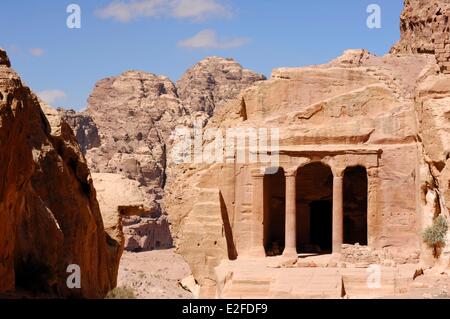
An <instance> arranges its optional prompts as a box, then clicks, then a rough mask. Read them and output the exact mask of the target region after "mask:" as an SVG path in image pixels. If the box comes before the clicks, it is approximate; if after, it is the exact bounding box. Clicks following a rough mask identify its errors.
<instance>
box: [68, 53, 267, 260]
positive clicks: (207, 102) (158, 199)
mask: <svg viewBox="0 0 450 319" xmlns="http://www.w3.org/2000/svg"><path fill="white" fill-rule="evenodd" d="M263 79H264V76H262V75H259V74H256V73H254V72H251V71H249V70H247V69H244V68H243V67H242V66H241V65H239V64H238V63H236V62H235V61H234V60H232V59H223V58H218V57H211V58H206V59H205V60H203V61H201V62H199V63H198V64H196V65H195V66H194V67H192V68H191V69H190V70H189V71H187V72H186V74H185V75H184V76H183V77H182V79H181V80H180V81H179V82H178V83H177V85H175V84H174V83H172V82H171V81H170V80H169V79H168V78H167V77H165V76H158V75H155V74H151V73H146V72H141V71H128V72H125V73H123V74H121V75H120V76H118V77H111V78H107V79H104V80H101V81H99V82H98V83H97V84H96V86H95V88H94V90H93V92H92V94H91V96H90V97H89V100H88V107H87V110H86V111H84V112H79V113H77V112H74V111H64V110H60V112H61V113H62V114H63V116H64V118H65V119H66V120H67V122H68V123H69V124H70V125H71V126H72V128H73V130H74V131H75V133H76V136H77V139H78V142H79V143H80V145H81V147H82V149H83V151H85V153H86V158H87V161H88V165H89V167H90V169H91V171H92V172H95V173H107V174H118V176H117V177H115V178H113V177H112V176H111V175H110V178H108V180H109V182H108V187H110V188H112V189H115V192H116V194H117V191H118V190H119V189H123V188H122V186H123V185H124V183H125V184H127V185H128V187H132V189H133V190H134V192H135V193H138V194H143V198H142V199H143V201H142V203H141V204H142V205H141V208H142V209H141V210H140V211H139V213H138V214H135V215H133V214H125V215H126V216H125V219H126V220H124V225H125V237H126V238H125V249H127V250H133V251H139V250H148V249H153V248H164V247H165V248H167V247H171V246H172V237H171V234H170V229H169V223H168V219H167V214H166V213H165V211H164V209H163V207H162V201H163V196H164V188H165V186H166V182H167V179H168V178H170V177H169V176H168V175H169V174H170V173H169V170H168V167H167V166H168V165H167V164H168V163H167V156H168V149H170V147H171V145H170V144H171V139H170V137H171V134H172V133H173V130H174V128H175V127H176V126H177V125H183V126H186V127H192V126H193V122H194V121H197V120H199V121H200V122H201V123H206V122H207V120H208V118H209V117H210V115H211V114H212V113H213V111H214V109H215V108H216V107H218V106H221V105H223V104H224V103H226V102H227V101H228V100H230V99H233V98H235V97H236V96H237V95H238V94H239V92H240V90H241V89H242V88H245V87H248V86H249V85H251V84H252V83H254V82H255V81H260V80H263ZM120 176H122V177H124V178H125V179H128V181H125V180H123V179H122V178H120ZM114 182H117V183H118V184H117V185H115V184H114ZM103 183H104V182H103ZM131 185H133V186H131ZM95 186H96V187H97V185H95ZM101 187H102V189H103V188H104V187H103V185H102V186H101ZM102 198H103V196H102V197H101V198H100V204H101V206H102V207H110V206H111V204H110V203H106V202H105V203H104V202H103V200H102ZM135 204H136V203H135V202H134V204H133V203H132V202H129V203H128V204H127V203H126V201H122V204H121V207H122V208H123V207H131V208H132V207H135ZM108 210H109V211H110V208H108ZM139 234H140V235H139Z"/></svg>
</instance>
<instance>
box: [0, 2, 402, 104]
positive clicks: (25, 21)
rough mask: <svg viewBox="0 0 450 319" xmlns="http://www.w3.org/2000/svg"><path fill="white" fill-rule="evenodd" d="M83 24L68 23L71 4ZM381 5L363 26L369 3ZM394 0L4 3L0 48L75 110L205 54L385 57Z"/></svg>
mask: <svg viewBox="0 0 450 319" xmlns="http://www.w3.org/2000/svg"><path fill="white" fill-rule="evenodd" d="M71 3H76V4H78V5H79V6H80V8H81V29H69V28H67V25H66V20H67V17H68V15H69V14H68V13H66V8H67V6H68V5H69V4H71ZM372 3H375V4H378V5H379V6H380V8H381V22H382V27H381V28H380V29H369V28H368V27H367V25H366V20H367V17H368V16H369V14H368V13H367V12H366V9H367V6H368V5H369V4H372ZM402 6H403V1H402V0H367V1H366V0H345V1H342V0H314V1H306V0H276V1H275V0H241V1H237V0H120V1H117V0H116V1H113V0H98V1H93V0H72V1H61V0H58V1H54V0H46V1H29V0H2V19H0V30H1V31H0V47H3V48H4V49H6V50H7V51H8V54H9V56H10V59H11V62H12V64H13V67H14V68H15V69H16V70H17V71H18V72H19V74H20V75H21V77H22V79H23V80H24V81H25V82H26V83H27V84H28V85H29V86H30V87H31V88H32V89H33V90H34V91H35V92H44V94H43V95H44V96H46V98H47V99H49V101H50V102H51V103H52V104H53V105H54V106H62V107H68V108H75V109H82V108H84V107H85V106H86V99H87V97H88V96H89V94H90V92H91V91H92V89H93V87H94V84H95V82H97V81H98V80H100V79H102V78H105V77H108V76H113V75H118V74H120V73H122V72H124V71H126V70H129V69H137V70H143V71H147V72H152V73H156V74H164V75H167V76H169V77H170V78H171V79H172V80H173V81H176V80H178V79H179V77H180V76H181V75H182V74H183V73H184V72H185V70H186V69H188V68H189V67H190V66H192V65H193V64H195V63H196V62H198V61H199V60H201V59H202V58H204V57H206V56H210V55H218V56H223V57H233V58H235V59H236V60H237V61H238V62H239V63H241V64H242V65H243V66H245V67H247V68H250V69H252V70H255V71H258V72H261V73H264V74H265V75H266V76H269V75H270V73H271V70H272V69H273V68H276V67H280V66H305V65H310V64H319V63H325V62H327V61H329V60H331V59H333V58H334V57H336V56H338V55H340V54H341V53H342V52H343V51H344V50H345V49H348V48H366V49H369V50H370V51H371V52H373V53H376V54H378V55H383V54H385V53H387V52H388V51H389V48H390V47H391V46H392V45H393V44H394V43H395V42H396V41H397V40H398V39H399V37H400V35H399V16H400V13H401V10H402Z"/></svg>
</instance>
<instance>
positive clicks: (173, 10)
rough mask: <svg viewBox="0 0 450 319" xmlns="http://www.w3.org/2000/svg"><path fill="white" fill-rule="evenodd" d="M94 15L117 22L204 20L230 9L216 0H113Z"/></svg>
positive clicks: (226, 13) (220, 15)
mask: <svg viewBox="0 0 450 319" xmlns="http://www.w3.org/2000/svg"><path fill="white" fill-rule="evenodd" d="M96 15H97V16H99V17H100V18H103V19H113V20H116V21H119V22H129V21H132V20H134V19H138V18H152V17H160V16H165V17H174V18H187V19H194V20H205V19H207V18H212V17H228V16H231V11H230V10H229V8H227V7H225V6H224V5H222V4H221V3H219V2H218V0H128V1H124V0H114V1H113V2H111V3H110V4H108V5H107V6H106V7H103V8H101V9H99V10H97V11H96Z"/></svg>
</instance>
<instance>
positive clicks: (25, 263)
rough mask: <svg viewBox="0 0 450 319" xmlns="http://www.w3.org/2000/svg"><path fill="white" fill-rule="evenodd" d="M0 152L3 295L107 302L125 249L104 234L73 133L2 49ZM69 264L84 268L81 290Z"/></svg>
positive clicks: (0, 290)
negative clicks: (74, 286) (74, 283)
mask: <svg viewBox="0 0 450 319" xmlns="http://www.w3.org/2000/svg"><path fill="white" fill-rule="evenodd" d="M41 107H42V108H41ZM0 149H1V151H0V162H1V163H2V165H1V166H0V180H1V183H0V220H1V223H0V224H1V226H0V231H1V233H2V236H1V239H0V260H1V262H0V293H3V292H11V291H12V292H13V291H16V292H17V293H19V294H20V293H27V292H32V293H39V294H48V295H50V296H59V297H86V298H101V297H103V296H105V295H106V293H107V292H108V291H109V290H110V289H112V288H113V287H115V285H116V278H117V272H118V261H119V259H120V255H121V253H122V246H121V244H120V243H119V242H116V241H115V240H113V239H112V238H111V237H110V235H109V234H107V233H106V232H105V230H104V226H103V222H102V216H101V214H100V210H99V206H98V202H97V199H96V192H95V189H94V187H93V183H92V178H91V175H90V172H89V169H88V166H87V163H86V161H85V159H84V157H83V155H82V153H81V150H80V148H79V146H78V143H77V141H76V139H75V136H74V135H73V132H72V130H71V128H70V126H69V125H68V124H67V123H66V122H65V121H63V120H62V119H61V117H60V116H59V115H58V112H56V111H55V110H53V109H51V108H49V107H47V106H45V105H44V104H43V103H42V104H40V102H39V101H38V99H37V97H36V96H35V95H34V94H33V93H32V92H31V91H30V89H29V88H27V87H25V86H24V85H23V84H22V82H21V80H20V78H19V76H18V75H17V74H16V73H15V72H14V71H13V70H12V69H11V68H10V62H9V60H8V58H7V55H6V53H5V52H4V51H2V50H0ZM69 265H78V266H79V267H80V269H81V288H80V289H70V288H69V287H68V286H67V283H66V280H67V278H68V276H69V275H70V274H71V273H68V272H67V267H68V266H69Z"/></svg>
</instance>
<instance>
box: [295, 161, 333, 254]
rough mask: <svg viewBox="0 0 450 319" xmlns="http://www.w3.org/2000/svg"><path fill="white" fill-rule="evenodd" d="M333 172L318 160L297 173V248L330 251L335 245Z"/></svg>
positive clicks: (314, 251)
mask: <svg viewBox="0 0 450 319" xmlns="http://www.w3.org/2000/svg"><path fill="white" fill-rule="evenodd" d="M332 201H333V173H332V171H331V168H330V167H329V166H327V165H325V164H323V163H320V162H316V163H311V164H308V165H306V166H304V167H301V168H300V169H299V171H298V173H297V251H298V252H299V253H300V254H310V253H313V254H314V253H327V252H329V251H330V250H331V246H332V236H333V232H332Z"/></svg>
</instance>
